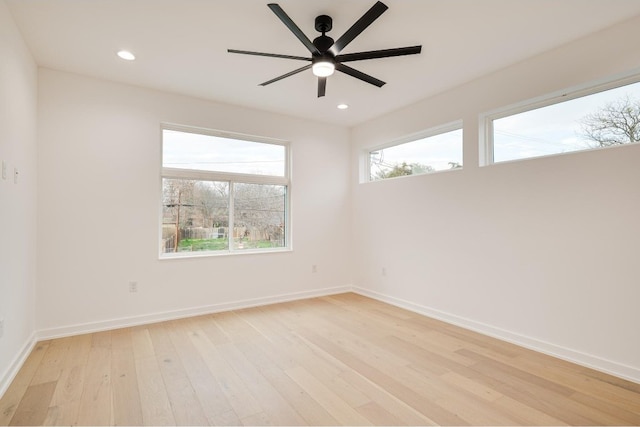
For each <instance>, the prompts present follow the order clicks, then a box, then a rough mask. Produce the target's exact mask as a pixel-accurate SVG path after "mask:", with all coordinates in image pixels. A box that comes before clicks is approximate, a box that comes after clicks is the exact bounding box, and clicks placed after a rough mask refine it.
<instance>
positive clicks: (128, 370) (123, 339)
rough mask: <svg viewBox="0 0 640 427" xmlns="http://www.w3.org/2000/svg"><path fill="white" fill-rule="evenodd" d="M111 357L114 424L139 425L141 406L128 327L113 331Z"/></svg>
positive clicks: (140, 421) (140, 422)
mask: <svg viewBox="0 0 640 427" xmlns="http://www.w3.org/2000/svg"><path fill="white" fill-rule="evenodd" d="M111 357H112V360H111V378H112V386H111V387H112V393H113V416H114V421H115V424H116V425H141V424H142V407H141V403H140V392H139V390H138V377H137V373H136V362H135V356H134V354H133V344H132V342H131V330H130V329H119V330H116V331H114V332H113V334H112V356H111Z"/></svg>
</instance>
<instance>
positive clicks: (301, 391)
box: [0, 294, 640, 425]
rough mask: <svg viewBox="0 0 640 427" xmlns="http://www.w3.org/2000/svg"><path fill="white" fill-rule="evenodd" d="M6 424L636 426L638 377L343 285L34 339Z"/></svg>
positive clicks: (1, 416) (5, 411) (12, 391)
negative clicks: (321, 293)
mask: <svg viewBox="0 0 640 427" xmlns="http://www.w3.org/2000/svg"><path fill="white" fill-rule="evenodd" d="M4 424H10V425H25V424H29V425H41V424H67V425H73V424H80V425H107V424H111V425H123V424H125V425H141V424H145V425H171V424H173V425H175V424H178V425H206V424H223V425H235V424H251V425H265V424H274V425H344V424H347V425H372V424H378V425H379V424H383V425H433V424H444V425H468V424H471V425H563V424H570V425H593V424H597V425H638V424H640V385H638V384H634V383H631V382H627V381H623V380H621V379H618V378H615V377H612V376H608V375H605V374H602V373H599V372H597V371H593V370H590V369H587V368H584V367H580V366H576V365H573V364H570V363H567V362H564V361H560V360H557V359H553V358H551V357H548V356H544V355H541V354H538V353H535V352H532V351H529V350H525V349H522V348H519V347H516V346H514V345H510V344H507V343H504V342H501V341H498V340H494V339H491V338H488V337H485V336H482V335H479V334H475V333H473V332H469V331H466V330H463V329H460V328H457V327H454V326H451V325H448V324H445V323H442V322H439V321H435V320H433V319H429V318H426V317H423V316H420V315H417V314H414V313H411V312H408V311H404V310H401V309H398V308H395V307H392V306H389V305H386V304H383V303H380V302H377V301H374V300H371V299H368V298H365V297H362V296H358V295H355V294H343V295H337V296H332V297H324V298H316V299H310V300H304V301H297V302H291V303H284V304H277V305H272V306H267V307H260V308H253V309H246V310H238V311H232V312H227V313H219V314H213V315H207V316H200V317H194V318H190V319H184V320H177V321H170V322H164V323H159V324H154V325H148V326H140V327H134V328H127V329H120V330H115V331H110V332H101V333H95V334H87V335H80V336H75V337H71V338H62V339H56V340H51V341H43V342H40V343H38V344H37V346H36V348H35V349H34V351H33V352H32V354H31V355H30V356H29V358H28V360H27V361H26V363H25V365H24V367H23V368H22V370H21V371H20V373H19V374H18V376H17V377H16V379H15V381H14V382H13V384H12V385H11V387H10V388H9V390H8V391H7V393H5V395H4V397H3V398H2V400H0V425H4Z"/></svg>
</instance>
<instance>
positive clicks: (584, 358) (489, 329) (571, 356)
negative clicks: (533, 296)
mask: <svg viewBox="0 0 640 427" xmlns="http://www.w3.org/2000/svg"><path fill="white" fill-rule="evenodd" d="M352 291H353V292H355V293H357V294H360V295H363V296H366V297H369V298H373V299H375V300H378V301H381V302H384V303H387V304H391V305H394V306H396V307H400V308H404V309H406V310H409V311H413V312H414V313H418V314H422V315H424V316H427V317H431V318H434V319H438V320H441V321H443V322H447V323H450V324H452V325H456V326H460V327H462V328H465V329H469V330H471V331H474V332H478V333H480V334H483V335H487V336H490V337H493V338H497V339H499V340H502V341H507V342H510V343H512V344H516V345H519V346H521V347H525V348H528V349H530V350H534V351H537V352H539V353H544V354H547V355H550V356H553V357H557V358H558V359H562V360H566V361H568V362H572V363H575V364H578V365H581V366H585V367H587V368H591V369H595V370H597V371H601V372H605V373H607V374H610V375H614V376H616V377H619V378H622V379H625V380H628V381H633V382H635V383H638V384H640V369H638V368H634V367H632V366H628V365H624V364H622V363H618V362H614V361H612V360H607V359H602V358H600V357H597V356H593V355H591V354H587V353H583V352H580V351H576V350H572V349H570V348H566V347H562V346H559V345H556V344H553V343H549V342H546V341H541V340H538V339H535V338H531V337H528V336H525V335H522V334H518V333H516V332H512V331H508V330H505V329H502V328H497V327H495V326H491V325H487V324H485V323H482V322H478V321H475V320H471V319H467V318H465V317H461V316H457V315H455V314H450V313H446V312H444V311H440V310H437V309H434V308H431V307H427V306H424V305H420V304H416V303H414V302H410V301H406V300H403V299H400V298H395V297H392V296H389V295H385V294H382V293H379V292H375V291H371V290H369V289H364V288H360V287H354V288H353V290H352Z"/></svg>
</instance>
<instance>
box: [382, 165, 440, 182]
mask: <svg viewBox="0 0 640 427" xmlns="http://www.w3.org/2000/svg"><path fill="white" fill-rule="evenodd" d="M434 171H435V169H434V168H433V167H432V166H429V165H423V164H421V163H410V164H407V162H402V164H400V163H396V164H395V165H393V166H391V169H386V170H380V171H379V172H378V173H377V174H376V179H387V178H395V177H398V176H407V175H417V174H421V173H428V172H434Z"/></svg>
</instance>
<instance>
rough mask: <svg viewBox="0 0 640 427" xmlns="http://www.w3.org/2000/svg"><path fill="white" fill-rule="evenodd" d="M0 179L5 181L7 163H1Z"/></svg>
mask: <svg viewBox="0 0 640 427" xmlns="http://www.w3.org/2000/svg"><path fill="white" fill-rule="evenodd" d="M2 179H7V162H5V161H4V160H3V161H2Z"/></svg>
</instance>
